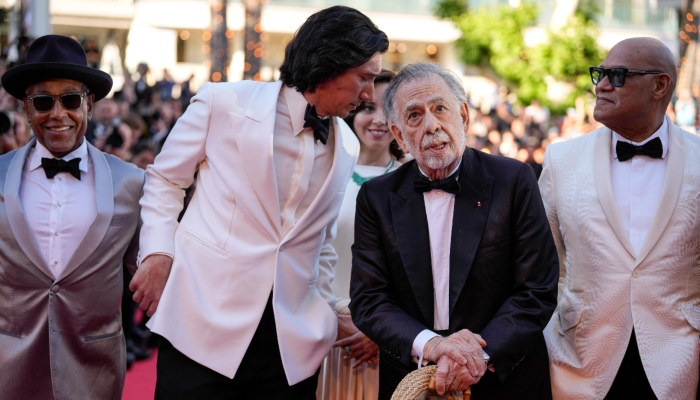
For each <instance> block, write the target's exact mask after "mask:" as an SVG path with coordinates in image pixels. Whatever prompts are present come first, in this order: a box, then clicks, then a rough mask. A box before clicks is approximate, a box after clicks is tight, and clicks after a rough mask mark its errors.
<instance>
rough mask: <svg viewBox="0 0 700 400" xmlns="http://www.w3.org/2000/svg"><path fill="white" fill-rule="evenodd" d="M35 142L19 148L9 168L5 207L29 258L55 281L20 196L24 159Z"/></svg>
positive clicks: (14, 230)
mask: <svg viewBox="0 0 700 400" xmlns="http://www.w3.org/2000/svg"><path fill="white" fill-rule="evenodd" d="M35 143H36V139H32V141H31V142H30V143H29V144H28V145H27V146H24V147H22V148H20V149H19V150H17V154H16V155H15V157H14V158H13V159H12V162H11V163H10V166H9V167H8V168H7V178H6V179H5V208H6V210H7V219H8V221H9V223H10V228H11V229H12V233H13V235H14V237H15V238H16V239H17V243H18V244H19V247H20V248H21V249H22V251H23V252H24V254H25V255H26V256H27V258H29V259H30V260H31V261H32V262H33V263H34V265H36V267H37V268H39V270H41V272H43V273H44V274H45V275H46V276H48V277H49V278H51V280H52V281H53V280H54V276H53V273H51V270H50V269H49V266H48V264H47V263H46V260H44V256H43V255H42V254H41V250H40V249H39V243H38V242H37V241H36V238H35V237H34V233H33V232H32V229H31V228H30V227H29V222H27V218H26V217H25V215H24V211H23V210H22V202H21V201H20V198H19V189H20V183H21V182H22V171H23V169H24V161H25V159H26V158H27V154H28V153H29V149H31V148H32V147H34V144H35Z"/></svg>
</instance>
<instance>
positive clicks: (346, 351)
mask: <svg viewBox="0 0 700 400" xmlns="http://www.w3.org/2000/svg"><path fill="white" fill-rule="evenodd" d="M344 349H345V354H347V355H351V354H352V351H351V350H350V346H345V347H344Z"/></svg>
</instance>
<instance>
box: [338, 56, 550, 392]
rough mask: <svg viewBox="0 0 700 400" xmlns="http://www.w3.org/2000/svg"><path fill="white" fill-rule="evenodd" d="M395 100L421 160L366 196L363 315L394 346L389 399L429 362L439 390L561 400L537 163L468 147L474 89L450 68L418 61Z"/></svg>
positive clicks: (386, 371) (359, 295)
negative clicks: (553, 375)
mask: <svg viewBox="0 0 700 400" xmlns="http://www.w3.org/2000/svg"><path fill="white" fill-rule="evenodd" d="M384 104H385V113H386V115H387V116H388V117H389V124H390V127H391V130H392V132H393V134H394V136H395V137H396V139H397V141H398V143H399V144H400V145H401V147H402V148H403V149H404V150H406V151H408V152H410V153H411V154H412V155H413V156H414V157H415V161H412V162H408V163H406V164H404V165H403V166H402V167H401V168H399V169H398V170H396V171H395V172H393V173H390V174H386V175H383V176H380V177H377V178H375V179H373V180H371V181H369V182H367V183H366V184H364V186H363V187H362V188H361V189H360V193H359V194H358V198H357V214H356V220H355V243H354V245H353V270H352V283H351V298H352V301H351V303H350V310H351V312H352V317H353V321H354V322H355V324H356V325H357V327H358V328H359V329H360V330H361V331H362V332H364V333H365V334H366V335H367V336H368V337H369V338H370V339H372V340H373V341H374V342H376V343H378V344H379V345H380V347H381V350H382V351H381V357H380V363H381V365H380V368H379V370H380V396H379V398H380V399H389V398H390V397H391V393H392V392H393V390H394V388H395V387H396V386H397V385H398V383H399V381H400V380H401V379H402V378H403V377H404V376H405V375H406V374H407V373H409V372H410V371H411V370H412V369H415V368H417V367H418V365H425V364H426V363H429V362H433V363H437V365H438V371H437V374H436V377H437V385H436V386H437V390H438V393H440V394H442V393H444V392H445V391H448V390H450V391H453V390H465V389H466V388H468V387H471V388H472V396H473V398H474V399H480V398H481V399H514V398H517V399H525V398H532V399H538V400H541V399H547V398H551V390H550V379H549V366H548V357H547V349H546V346H545V342H544V338H543V336H542V330H543V328H544V327H545V325H546V324H547V321H548V320H549V318H550V317H551V315H552V312H553V310H554V307H555V305H556V296H557V279H558V259H557V253H556V249H555V246H554V242H553V238H552V233H551V231H550V228H549V224H548V222H547V216H546V215H545V212H544V208H543V205H542V199H541V197H540V193H539V190H538V187H537V180H536V179H535V174H534V173H533V171H532V168H531V167H529V166H528V165H526V164H523V163H520V162H518V161H515V160H511V159H507V158H503V157H494V156H491V155H487V154H484V153H481V152H479V151H475V150H472V149H470V148H468V147H466V132H467V128H468V127H469V113H468V108H467V102H466V95H465V92H464V88H463V87H462V85H461V83H460V82H459V80H458V79H457V78H456V77H455V76H454V75H453V74H452V73H450V72H449V71H447V70H445V69H444V68H442V67H440V66H439V65H437V64H432V63H418V64H412V65H409V66H407V67H405V68H404V69H403V70H402V71H401V72H400V73H399V74H398V75H397V77H396V79H395V80H394V81H393V82H392V83H391V84H390V86H389V88H387V90H386V92H385V94H384Z"/></svg>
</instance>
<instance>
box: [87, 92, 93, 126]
mask: <svg viewBox="0 0 700 400" xmlns="http://www.w3.org/2000/svg"><path fill="white" fill-rule="evenodd" d="M85 100H87V119H88V121H89V120H91V119H92V107H93V106H94V105H95V95H94V94H92V93H88V95H87V96H86V97H85Z"/></svg>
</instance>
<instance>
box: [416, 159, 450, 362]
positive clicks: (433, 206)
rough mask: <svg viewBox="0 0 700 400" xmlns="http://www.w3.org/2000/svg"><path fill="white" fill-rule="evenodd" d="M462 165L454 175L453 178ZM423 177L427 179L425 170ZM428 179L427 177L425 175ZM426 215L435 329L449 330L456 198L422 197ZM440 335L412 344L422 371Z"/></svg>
mask: <svg viewBox="0 0 700 400" xmlns="http://www.w3.org/2000/svg"><path fill="white" fill-rule="evenodd" d="M458 168H459V164H458V165H457V167H455V169H454V170H453V171H452V173H451V174H450V175H452V174H454V173H455V172H456V171H457V169H458ZM421 173H422V174H423V175H426V174H425V173H424V172H423V171H422V170H421ZM426 176H427V175H426ZM423 199H424V200H425V214H426V217H427V218H428V234H429V237H430V261H431V264H432V271H433V328H434V329H435V330H446V329H449V327H450V246H451V244H452V243H451V242H452V217H453V215H454V209H455V195H453V194H451V193H447V192H444V191H442V190H431V191H429V192H425V193H423ZM435 336H438V334H437V333H435V332H433V331H431V330H429V329H425V330H423V331H422V332H421V333H419V334H418V336H416V338H415V339H414V340H413V350H412V351H411V355H412V356H413V357H414V358H415V359H416V360H417V361H416V363H417V364H418V366H419V367H420V366H421V364H422V362H423V349H424V348H425V344H426V343H428V341H429V340H430V339H432V338H433V337H435Z"/></svg>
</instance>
